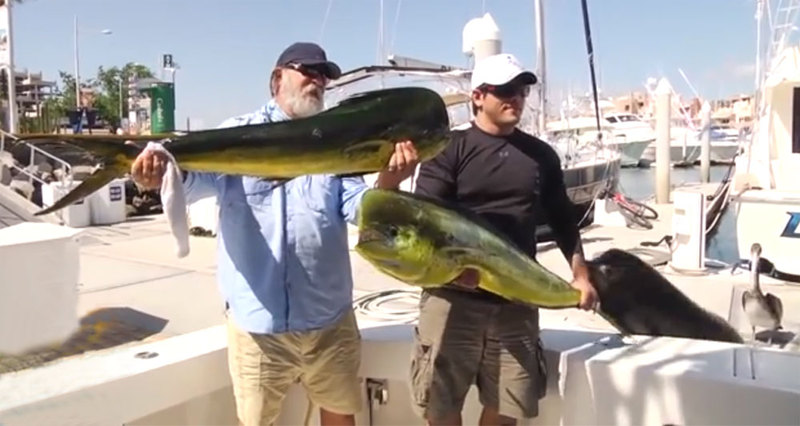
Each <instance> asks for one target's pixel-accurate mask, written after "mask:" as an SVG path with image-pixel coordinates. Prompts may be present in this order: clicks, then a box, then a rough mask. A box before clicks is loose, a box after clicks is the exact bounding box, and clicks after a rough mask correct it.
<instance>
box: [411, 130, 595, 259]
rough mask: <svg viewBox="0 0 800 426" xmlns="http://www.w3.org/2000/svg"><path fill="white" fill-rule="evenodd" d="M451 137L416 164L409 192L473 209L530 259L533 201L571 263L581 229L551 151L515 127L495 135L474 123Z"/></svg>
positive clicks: (533, 233)
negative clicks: (449, 140) (412, 187)
mask: <svg viewBox="0 0 800 426" xmlns="http://www.w3.org/2000/svg"><path fill="white" fill-rule="evenodd" d="M451 138H452V140H451V142H450V144H449V145H448V146H447V148H445V150H444V151H443V152H441V153H440V154H439V155H437V156H436V157H434V158H432V159H430V160H428V161H426V162H424V163H422V164H421V165H420V170H419V174H418V177H417V182H416V189H415V191H414V192H415V193H419V194H422V195H427V196H430V197H433V198H437V199H441V200H443V201H447V202H454V203H456V204H458V205H460V206H462V207H464V208H467V209H469V210H471V211H473V212H475V213H476V214H478V215H479V216H480V217H481V218H482V219H484V220H486V221H487V222H488V223H489V224H490V225H491V226H493V227H494V228H495V230H496V231H497V232H499V233H501V234H503V235H504V236H506V237H507V238H509V239H510V240H511V241H513V242H514V243H515V244H516V245H517V246H518V247H519V248H520V249H521V250H522V251H523V252H525V253H528V254H530V256H531V257H533V258H535V257H536V217H535V213H536V206H537V204H538V205H539V206H541V210H540V211H542V212H544V214H545V216H546V217H545V219H546V220H547V222H548V224H549V225H550V227H551V229H552V230H553V234H554V237H555V240H556V243H557V244H558V246H559V248H560V249H561V252H562V253H563V254H564V257H566V258H567V262H570V263H571V262H572V255H573V254H574V253H575V251H576V249H577V248H578V243H579V238H580V233H579V231H578V226H577V218H576V214H575V208H574V205H573V204H572V202H571V201H570V199H569V197H568V196H567V192H566V187H565V185H564V175H563V171H562V170H561V161H560V159H559V157H558V154H557V153H556V152H555V150H554V149H553V148H552V147H551V146H550V145H549V144H547V143H546V142H544V141H542V140H540V139H538V138H536V137H534V136H532V135H530V134H527V133H524V132H522V131H520V130H518V129H517V130H515V131H514V133H512V134H511V135H508V136H495V135H491V134H489V133H486V132H484V131H482V130H481V129H480V128H478V127H477V126H476V125H475V124H474V123H473V124H472V125H471V126H470V127H469V128H467V129H463V130H455V131H453V132H452V135H451Z"/></svg>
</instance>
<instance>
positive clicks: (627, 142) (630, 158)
mask: <svg viewBox="0 0 800 426" xmlns="http://www.w3.org/2000/svg"><path fill="white" fill-rule="evenodd" d="M603 118H605V120H606V121H607V122H608V123H609V125H610V127H611V129H612V130H611V132H612V135H613V139H611V140H612V141H613V143H614V144H615V145H618V146H619V147H620V151H621V152H622V161H623V163H622V165H623V166H636V165H638V164H639V161H640V160H641V159H642V154H644V151H645V149H647V147H648V146H649V145H650V144H652V143H653V142H655V140H656V132H655V130H653V127H652V126H650V124H648V123H646V122H645V121H643V120H642V119H640V118H639V117H637V116H636V115H634V114H631V113H627V112H609V113H606V114H605V115H604V116H603Z"/></svg>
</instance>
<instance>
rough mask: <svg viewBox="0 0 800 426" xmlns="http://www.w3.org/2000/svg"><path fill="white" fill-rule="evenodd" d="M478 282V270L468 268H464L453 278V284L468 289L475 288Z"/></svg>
mask: <svg viewBox="0 0 800 426" xmlns="http://www.w3.org/2000/svg"><path fill="white" fill-rule="evenodd" d="M479 282H480V274H478V271H476V270H474V269H470V268H467V269H464V272H462V273H461V275H459V276H458V277H456V279H455V280H453V284H455V285H457V286H459V287H463V288H467V289H470V290H474V289H475V288H477V287H478V284H479Z"/></svg>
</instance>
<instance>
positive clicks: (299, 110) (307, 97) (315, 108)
mask: <svg viewBox="0 0 800 426" xmlns="http://www.w3.org/2000/svg"><path fill="white" fill-rule="evenodd" d="M280 90H281V92H283V94H284V101H285V102H286V106H287V109H288V110H289V111H291V112H292V114H293V115H294V116H295V117H297V118H301V117H308V116H311V115H314V114H316V113H318V112H320V111H322V107H323V106H324V103H323V102H322V97H321V96H320V97H319V98H317V97H315V96H314V95H312V94H311V92H310V91H309V92H307V93H303V92H302V90H292V88H290V87H288V84H287V83H286V80H283V81H281V88H280ZM311 90H316V89H315V88H312V89H311Z"/></svg>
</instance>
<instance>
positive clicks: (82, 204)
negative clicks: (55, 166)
mask: <svg viewBox="0 0 800 426" xmlns="http://www.w3.org/2000/svg"><path fill="white" fill-rule="evenodd" d="M80 184H81V182H80V181H72V182H68V183H62V182H60V181H56V182H51V183H49V184H47V185H42V205H44V206H45V207H49V206H52V205H53V204H54V203H55V202H56V201H58V200H59V199H61V198H62V197H63V196H64V195H66V194H67V193H68V192H69V191H72V190H73V189H75V188H76V187H77V186H78V185H80ZM53 214H54V215H56V217H58V218H59V219H61V220H62V221H63V222H64V225H66V226H70V227H73V228H82V227H84V226H89V225H90V224H91V213H90V209H89V203H88V202H87V200H86V199H83V200H79V201H77V202H75V203H73V204H71V205H69V206H67V207H64V208H63V209H61V210H58V211H55V212H53Z"/></svg>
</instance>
